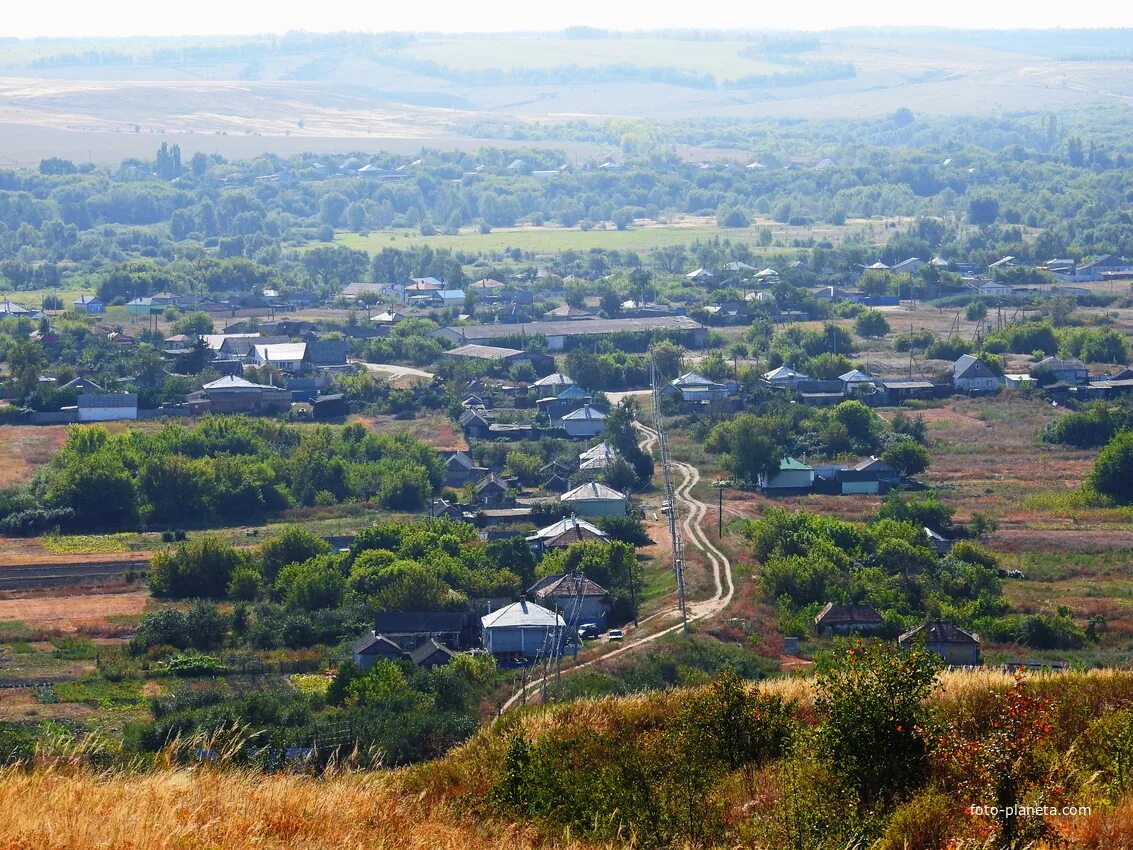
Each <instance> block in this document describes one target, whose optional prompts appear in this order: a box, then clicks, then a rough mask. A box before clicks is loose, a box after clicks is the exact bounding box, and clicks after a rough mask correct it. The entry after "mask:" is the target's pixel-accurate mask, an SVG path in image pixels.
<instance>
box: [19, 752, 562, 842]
mask: <svg viewBox="0 0 1133 850" xmlns="http://www.w3.org/2000/svg"><path fill="white" fill-rule="evenodd" d="M392 776H394V774H389V773H370V774H361V773H345V774H339V775H335V776H331V777H329V778H322V779H312V778H309V777H304V776H289V775H277V776H264V775H261V774H255V773H245V772H240V771H215V770H201V771H192V770H159V771H156V772H153V773H147V774H143V775H140V776H139V775H128V774H117V775H113V774H112V775H94V774H90V773H85V772H82V771H57V770H50V769H47V770H40V771H35V772H31V773H22V772H18V771H8V772H4V773H0V812H3V813H4V816H3V817H0V848H4V850H91V848H103V850H135V848H137V850H143V848H144V850H162V848H177V850H191V849H192V848H223V850H244V848H249V850H250V848H256V850H273V848H279V850H283V848H287V850H321V848H327V850H330V849H331V848H334V850H351V848H359V850H360V848H366V850H386V848H389V850H394V848H396V850H445V848H451V850H480V848H483V850H487V848H494V850H505V848H506V850H511V848H516V850H519V849H520V848H527V847H535V846H538V841H539V836H538V835H537V833H536V832H535V831H534V830H528V829H519V828H516V829H510V830H493V831H492V832H488V831H482V830H480V829H478V828H477V827H476V826H475V825H473V824H471V823H469V822H463V823H462V822H460V821H458V820H457V819H456V818H454V817H451V816H446V815H445V812H444V811H443V810H441V809H430V808H429V807H428V806H427V805H426V804H425V803H424V802H423V801H422V799H421V798H419V797H416V796H409V795H406V794H403V793H399V792H398V791H397V790H395V789H394V788H393V787H392V786H393V782H392V781H391V777H392ZM557 846H559V847H565V848H571V847H581V846H582V845H578V844H574V843H566V844H558V845H557Z"/></svg>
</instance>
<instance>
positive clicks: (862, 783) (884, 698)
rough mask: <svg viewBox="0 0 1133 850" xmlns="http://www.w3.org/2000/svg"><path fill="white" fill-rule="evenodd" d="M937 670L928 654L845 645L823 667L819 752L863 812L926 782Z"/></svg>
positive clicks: (819, 680)
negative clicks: (930, 700)
mask: <svg viewBox="0 0 1133 850" xmlns="http://www.w3.org/2000/svg"><path fill="white" fill-rule="evenodd" d="M939 670H940V661H939V659H937V658H936V657H935V656H933V655H932V654H931V653H927V652H924V651H923V650H921V649H916V648H914V649H910V650H907V651H904V652H902V651H900V650H898V649H897V647H896V646H893V645H892V644H884V643H862V642H858V643H853V644H848V643H840V644H839V645H838V646H837V648H836V649H835V650H834V652H833V653H831V654H830V655H829V656H827V657H825V658H824V659H822V661H821V663H820V664H819V668H818V671H819V672H818V678H817V680H816V686H817V695H816V697H815V709H816V710H817V712H818V714H819V717H820V718H821V720H822V723H821V725H820V727H819V730H818V749H819V752H820V753H821V755H822V757H823V758H824V760H825V762H826V763H827V765H828V766H829V769H830V771H831V772H832V773H833V774H834V775H835V776H836V777H837V778H838V779H839V780H840V781H841V783H842V784H843V785H844V786H845V787H846V788H847V789H848V790H851V791H852V792H853V794H854V796H855V797H856V799H857V802H858V805H859V806H860V807H862V808H863V809H872V808H874V807H876V806H881V807H883V808H887V807H888V806H890V805H892V804H893V803H895V802H896V801H897V800H898V799H899V798H900V797H902V796H905V795H908V794H910V793H912V792H914V791H916V789H918V788H919V787H921V785H922V783H923V782H924V780H925V778H926V776H927V772H928V744H927V742H926V740H925V739H924V738H923V737H922V734H923V733H922V729H923V728H924V726H925V724H926V721H927V719H928V716H927V708H926V700H927V698H928V696H929V694H930V693H931V691H932V688H933V686H934V685H935V683H936V677H937V674H938V672H939Z"/></svg>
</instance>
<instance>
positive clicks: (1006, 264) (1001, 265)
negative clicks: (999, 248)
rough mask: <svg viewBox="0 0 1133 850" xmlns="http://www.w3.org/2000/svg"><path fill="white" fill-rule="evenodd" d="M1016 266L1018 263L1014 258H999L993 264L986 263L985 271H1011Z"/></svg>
mask: <svg viewBox="0 0 1133 850" xmlns="http://www.w3.org/2000/svg"><path fill="white" fill-rule="evenodd" d="M1017 265H1019V263H1018V261H1017V260H1016V259H1015V258H1014V257H1000V258H999V259H998V260H996V261H995V262H994V263H988V266H987V270H988V271H989V272H991V271H995V270H996V269H1013V268H1015V266H1017Z"/></svg>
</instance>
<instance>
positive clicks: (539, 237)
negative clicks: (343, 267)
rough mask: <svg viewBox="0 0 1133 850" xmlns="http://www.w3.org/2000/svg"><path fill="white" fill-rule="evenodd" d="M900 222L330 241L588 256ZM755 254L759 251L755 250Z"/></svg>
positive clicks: (410, 234) (882, 227) (511, 230)
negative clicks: (762, 234)
mask: <svg viewBox="0 0 1133 850" xmlns="http://www.w3.org/2000/svg"><path fill="white" fill-rule="evenodd" d="M907 223H908V222H907V221H904V220H902V219H900V218H888V219H878V220H876V221H872V220H863V219H853V220H850V221H848V222H847V223H846V224H845V225H843V226H840V227H836V226H834V225H821V224H819V225H810V226H799V227H791V226H788V225H785V224H780V223H779V222H776V221H772V220H771V219H761V220H757V221H755V222H754V223H753V224H752V225H751V226H750V227H726V228H725V227H718V226H717V224H716V220H715V217H712V216H692V215H685V216H677V217H676V218H674V219H673V220H671V221H651V220H646V219H642V220H639V221H637V222H635V223H634V225H633V226H632V227H629V228H627V229H625V230H618V229H617V228H616V227H614V226H613V224H609V223H605V228H604V229H599V228H595V229H592V230H582V229H580V228H578V227H560V226H556V225H544V226H542V227H534V226H532V225H520V226H518V227H501V228H496V229H493V230H492V231H491V232H490V233H480V232H479V231H478V230H477V229H476V228H474V227H464V228H461V230H460V232H459V233H457V234H455V235H451V236H450V235H446V234H440V233H438V234H437V235H435V236H422V235H421V234H420V233H419V232H417V231H412V230H378V231H373V232H371V233H368V234H366V235H361V234H357V233H351V232H349V231H339V232H338V233H336V234H335V241H337V242H340V243H342V244H343V245H345V246H346V247H348V248H355V249H359V250H364V251H369V252H370V253H372V254H376V253H377V252H379V251H381V250H382V249H383V248H407V247H410V246H414V245H430V246H432V247H433V248H448V249H450V250H452V251H465V252H469V253H477V252H479V253H494V252H502V251H505V250H507V249H508V248H518V249H520V250H523V251H531V252H534V253H537V254H551V253H555V252H558V251H568V250H575V251H588V250H590V249H591V248H601V249H603V250H618V251H650V250H654V249H657V248H666V247H669V246H672V245H689V244H691V243H692V242H695V241H697V240H702V241H703V240H708V239H717V238H719V239H731V240H733V241H736V242H745V243H749V244H754V243H755V242H756V239H757V237H758V235H759V233H760V231H762V230H763V229H764V228H767V229H769V230H771V234H772V237H773V238H774V239H776V240H778V241H779V242H780V243H781V244H790V242H791V241H792V240H795V239H811V238H813V239H816V240H819V241H822V240H829V241H830V242H832V243H835V244H837V243H841V242H843V241H845V240H846V239H847V238H849V237H851V236H857V235H862V236H864V238H866V239H867V240H870V239H871V238H872V239H876V240H877V241H881V240H883V239H885V238H887V237H888V236H889V235H892V229H891V228H892V227H902V226H904V225H907ZM755 250H756V251H757V252H758V251H759V249H755ZM764 253H766V254H768V255H770V254H772V253H774V254H778V255H781V254H784V253H787V254H792V253H796V252H795V251H793V250H792V249H790V248H775V249H770V250H765V251H764Z"/></svg>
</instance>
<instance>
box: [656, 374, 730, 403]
mask: <svg viewBox="0 0 1133 850" xmlns="http://www.w3.org/2000/svg"><path fill="white" fill-rule="evenodd" d="M662 393H664V394H667V395H677V396H680V398H681V400H682V401H687V402H710V401H723V400H724V399H726V398H727V397H728V388H727V387H725V386H724V385H723V384H718V383H716V382H715V381H710V380H708V379H707V378H705V377H704V376H703V375H699V374H697V373H696V372H685V373H684V374H683V375H681V376H680V377H679V378H674V379H673V380H672V381H670V382H669V383H668V384H666V385H665V387H664V388H663V389H662Z"/></svg>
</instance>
